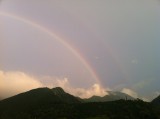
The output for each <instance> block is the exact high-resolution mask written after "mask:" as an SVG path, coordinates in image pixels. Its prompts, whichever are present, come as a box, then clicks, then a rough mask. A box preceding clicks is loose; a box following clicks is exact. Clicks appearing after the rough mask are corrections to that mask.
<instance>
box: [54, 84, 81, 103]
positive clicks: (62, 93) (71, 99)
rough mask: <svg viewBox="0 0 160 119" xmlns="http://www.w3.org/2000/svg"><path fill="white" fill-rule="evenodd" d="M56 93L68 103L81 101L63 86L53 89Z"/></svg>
mask: <svg viewBox="0 0 160 119" xmlns="http://www.w3.org/2000/svg"><path fill="white" fill-rule="evenodd" d="M52 92H53V93H54V95H56V96H57V97H58V98H59V99H60V100H62V101H63V102H66V103H79V102H80V100H79V99H78V98H77V97H74V96H73V95H71V94H69V93H66V92H65V91H64V90H63V89H62V88H61V87H56V88H53V89H52Z"/></svg>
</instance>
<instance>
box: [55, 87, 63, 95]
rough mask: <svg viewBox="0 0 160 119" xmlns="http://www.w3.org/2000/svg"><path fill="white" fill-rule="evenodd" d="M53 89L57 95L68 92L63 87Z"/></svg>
mask: <svg viewBox="0 0 160 119" xmlns="http://www.w3.org/2000/svg"><path fill="white" fill-rule="evenodd" d="M52 91H53V93H54V94H55V95H59V94H66V92H65V91H64V90H63V89H62V88H61V87H55V88H52Z"/></svg>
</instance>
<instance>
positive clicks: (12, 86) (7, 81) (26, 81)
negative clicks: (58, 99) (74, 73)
mask: <svg viewBox="0 0 160 119" xmlns="http://www.w3.org/2000/svg"><path fill="white" fill-rule="evenodd" d="M39 79H40V80H39ZM47 82H48V83H47ZM39 87H49V88H53V87H62V88H63V89H64V90H65V91H66V92H68V93H70V94H73V95H75V96H79V97H81V98H88V97H91V96H93V95H98V96H104V95H106V94H107V92H106V91H107V90H109V89H105V88H103V87H101V86H100V85H99V84H94V85H93V86H91V87H89V88H87V89H84V88H75V87H73V86H71V85H70V82H69V80H68V79H67V78H55V77H49V76H47V77H40V78H36V77H33V76H31V75H28V74H26V73H24V72H19V71H8V72H5V71H2V70H0V98H2V99H3V98H7V97H11V96H13V95H16V94H19V93H22V92H25V91H28V90H31V89H34V88H39Z"/></svg>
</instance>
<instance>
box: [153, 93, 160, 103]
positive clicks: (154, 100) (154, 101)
mask: <svg viewBox="0 0 160 119" xmlns="http://www.w3.org/2000/svg"><path fill="white" fill-rule="evenodd" d="M152 103H153V104H160V95H159V96H158V97H157V98H155V99H153V100H152Z"/></svg>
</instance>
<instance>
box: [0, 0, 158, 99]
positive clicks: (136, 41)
mask: <svg viewBox="0 0 160 119" xmlns="http://www.w3.org/2000/svg"><path fill="white" fill-rule="evenodd" d="M159 45H160V1H159V0H130V1H128V0H76V1H75V0H1V1H0V56H1V57H0V90H1V91H0V94H1V95H0V97H7V96H11V95H14V94H17V93H20V92H23V91H27V90H29V89H32V88H36V87H43V86H48V87H54V86H61V87H63V88H65V89H66V90H67V91H68V92H70V93H72V94H75V95H77V96H80V97H89V96H91V95H93V94H96V95H105V94H107V93H106V92H105V91H106V90H113V91H122V92H125V93H128V94H130V95H132V96H134V97H139V98H143V99H147V100H151V99H153V98H154V97H156V96H157V95H159V94H160V87H159V84H160V79H159V78H160V73H159V72H160V53H159V51H160V47H159Z"/></svg>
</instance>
